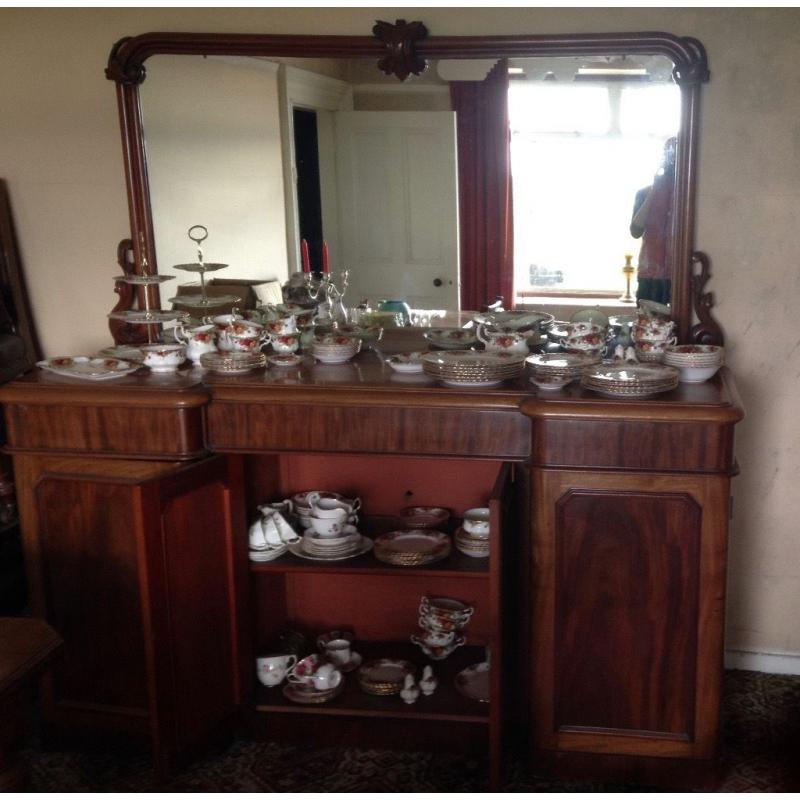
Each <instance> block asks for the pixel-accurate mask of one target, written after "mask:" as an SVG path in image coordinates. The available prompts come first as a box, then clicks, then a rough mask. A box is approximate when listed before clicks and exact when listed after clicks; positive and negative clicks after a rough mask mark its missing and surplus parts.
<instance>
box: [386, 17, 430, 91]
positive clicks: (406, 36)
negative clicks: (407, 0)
mask: <svg viewBox="0 0 800 800" xmlns="http://www.w3.org/2000/svg"><path fill="white" fill-rule="evenodd" d="M372 32H373V33H374V34H375V36H376V37H377V38H378V39H380V40H381V41H382V42H383V43H384V44H385V45H386V47H387V49H388V51H389V52H388V53H387V54H386V55H385V56H384V57H383V58H382V59H380V61H378V68H379V69H380V70H381V71H382V72H384V73H385V74H386V75H396V76H397V77H398V78H399V79H400V80H401V81H404V80H405V79H406V78H407V77H408V76H409V75H419V74H420V73H421V72H423V71H424V69H425V67H427V65H428V64H427V62H426V61H425V59H424V58H422V57H421V56H419V55H417V53H416V52H415V50H414V44H415V42H418V41H420V40H421V39H424V38H425V37H426V36H427V35H428V29H427V28H426V27H425V26H424V25H423V24H422V23H421V22H406V21H405V20H404V19H398V20H397V21H396V22H395V23H394V25H393V24H392V23H391V22H381V21H378V22H376V23H375V26H374V27H373V29H372Z"/></svg>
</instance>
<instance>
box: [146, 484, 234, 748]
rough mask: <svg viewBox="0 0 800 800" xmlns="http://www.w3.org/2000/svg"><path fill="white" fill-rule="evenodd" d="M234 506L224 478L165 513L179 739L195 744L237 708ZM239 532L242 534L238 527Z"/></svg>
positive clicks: (170, 506) (176, 499)
mask: <svg viewBox="0 0 800 800" xmlns="http://www.w3.org/2000/svg"><path fill="white" fill-rule="evenodd" d="M229 508H230V504H229V501H228V497H227V489H226V487H225V485H224V484H222V483H211V484H205V485H203V486H200V487H198V488H196V489H194V490H193V491H188V492H184V493H181V494H179V495H178V496H176V497H173V498H171V499H170V500H168V501H167V503H166V504H165V506H164V510H163V512H162V518H161V532H162V533H161V535H162V536H163V540H162V546H163V553H164V563H165V565H166V578H167V582H168V585H169V622H170V627H171V634H172V636H171V642H170V645H171V647H170V650H171V653H172V667H173V670H174V675H175V681H174V685H173V687H172V691H173V692H174V702H175V716H176V727H177V734H176V735H177V737H178V739H179V741H181V742H182V743H185V742H191V741H193V740H194V739H195V737H196V736H197V734H198V733H203V734H205V732H206V731H207V730H208V729H209V728H210V727H213V726H214V725H215V724H216V723H219V722H220V721H221V720H223V719H225V717H227V716H228V715H230V713H231V709H232V708H235V707H236V706H237V705H238V701H239V697H238V692H237V674H238V670H237V665H236V661H235V650H234V647H233V644H234V642H233V639H234V631H235V629H236V624H237V623H236V622H234V621H233V620H232V607H231V604H232V587H231V582H230V579H229V569H228V568H226V565H228V564H229V563H230V559H231V555H232V553H231V549H230V539H231V535H232V531H231V530H230V515H229ZM236 533H237V535H240V536H241V535H242V532H241V531H237V532H236Z"/></svg>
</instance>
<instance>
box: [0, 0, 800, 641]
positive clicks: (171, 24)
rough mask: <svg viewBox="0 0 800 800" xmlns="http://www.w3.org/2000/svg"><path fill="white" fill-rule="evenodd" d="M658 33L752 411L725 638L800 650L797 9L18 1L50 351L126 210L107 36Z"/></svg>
mask: <svg viewBox="0 0 800 800" xmlns="http://www.w3.org/2000/svg"><path fill="white" fill-rule="evenodd" d="M399 17H402V18H405V19H422V20H424V21H425V22H426V24H427V25H428V27H429V29H430V31H431V33H432V34H454V35H458V34H462V35H464V34H490V33H495V34H504V33H505V34H508V33H519V32H522V31H530V32H538V33H543V32H567V31H587V32H589V31H617V30H620V31H621V30H667V31H671V32H673V33H677V34H682V35H690V36H695V37H697V38H699V39H700V40H701V41H702V42H703V43H704V44H705V45H706V47H707V49H708V53H709V61H710V66H711V73H712V78H711V82H710V83H709V84H708V86H707V87H706V88H705V89H704V99H703V114H702V117H703V120H702V121H703V134H702V138H701V147H700V173H699V196H698V235H697V244H698V246H699V247H700V248H701V249H703V250H705V251H707V252H708V253H709V254H710V255H711V257H712V259H713V269H714V276H715V277H714V280H713V282H712V284H711V288H712V289H713V290H714V292H715V294H716V298H717V303H718V316H719V318H720V320H721V321H722V323H723V325H724V327H725V329H726V332H727V337H728V340H727V341H728V345H729V362H730V364H731V366H732V367H733V369H734V371H735V372H736V375H737V378H738V381H739V385H740V388H741V392H742V396H743V399H744V402H745V405H746V407H747V412H748V417H747V419H746V420H745V422H744V423H742V424H741V425H740V427H739V429H738V458H739V461H740V463H741V467H742V472H741V475H740V477H739V478H737V479H736V482H735V492H736V510H735V518H734V522H733V528H732V536H731V568H730V602H729V616H728V646H729V647H731V648H741V649H745V650H763V651H772V652H781V651H784V652H792V653H800V625H798V624H797V613H798V612H797V610H798V608H800V535H798V527H799V526H800V523H799V522H798V521H800V491H798V490H797V481H798V479H799V478H800V447H798V442H799V441H800V420H799V419H798V414H797V411H796V409H797V405H798V402H797V385H798V378H800V327H798V309H800V268H798V264H797V255H796V246H795V234H796V229H797V220H796V217H797V212H796V209H797V208H798V207H800V202H799V201H800V197H798V195H799V194H800V122H798V120H800V92H798V91H797V87H796V60H797V53H798V52H800V12H798V11H797V10H794V9H778V10H763V11H762V10H751V9H691V8H683V9H569V8H560V9H537V8H530V9H521V8H520V9H497V8H470V9H446V8H436V9H411V8H401V9H391V8H380V9H371V8H349V9H322V8H312V9H279V8H271V9H224V10H222V9H185V8H182V9H152V8H140V9H100V10H71V9H22V10H8V9H4V10H1V11H0V75H2V81H0V108H2V109H3V113H2V114H0V171H2V173H3V174H4V175H5V177H6V178H7V179H8V182H9V185H10V190H11V194H12V198H13V202H14V209H15V215H16V220H17V227H18V231H19V237H20V240H21V246H22V251H23V257H24V261H25V264H26V268H27V273H28V282H29V285H30V290H31V295H32V298H33V303H34V306H35V312H36V316H37V318H38V320H39V325H40V327H41V333H42V339H43V342H44V346H45V348H46V350H47V352H48V353H49V354H55V353H57V352H72V353H77V352H81V351H86V350H89V349H91V348H94V347H96V346H98V345H103V344H107V343H108V337H107V335H106V328H105V325H106V320H105V314H106V312H107V310H108V309H109V307H110V306H111V304H112V301H113V294H112V284H111V279H110V276H111V275H112V274H114V272H115V267H114V263H113V262H114V250H115V246H116V242H117V241H118V240H119V239H120V238H122V237H123V236H126V235H127V233H128V226H127V209H126V204H125V192H124V182H123V172H122V163H121V158H120V144H119V131H118V127H117V112H116V107H115V103H114V88H113V85H112V84H111V83H109V82H108V81H106V80H105V79H104V77H103V67H104V64H105V61H106V58H107V55H108V51H109V49H110V46H111V44H112V42H114V41H115V40H116V39H118V38H120V37H121V36H125V35H130V34H136V33H141V32H145V31H148V30H208V31H231V32H235V31H248V32H256V31H261V32H275V33H301V32H303V33H322V32H326V33H338V34H368V33H369V31H370V30H371V28H372V25H373V22H374V20H375V19H388V20H394V19H396V18H399Z"/></svg>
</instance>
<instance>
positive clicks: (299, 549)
mask: <svg viewBox="0 0 800 800" xmlns="http://www.w3.org/2000/svg"><path fill="white" fill-rule="evenodd" d="M288 547H289V552H290V553H294V555H296V556H299V557H300V558H307V559H309V560H310V561H345V560H346V559H348V558H355V557H356V556H363V555H364V553H368V552H369V551H370V550H372V539H368V538H367V537H366V536H362V537H361V545H360V546H359V548H358V549H357V550H356V551H355V552H353V553H348V554H347V555H344V556H333V557H331V556H312V555H309V554H308V553H306V551H305V550H303V545H302V542H297V543H296V544H290V545H288Z"/></svg>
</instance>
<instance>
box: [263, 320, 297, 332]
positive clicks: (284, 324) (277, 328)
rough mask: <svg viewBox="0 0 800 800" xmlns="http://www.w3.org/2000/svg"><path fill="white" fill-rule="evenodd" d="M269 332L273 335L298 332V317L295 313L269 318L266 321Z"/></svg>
mask: <svg viewBox="0 0 800 800" xmlns="http://www.w3.org/2000/svg"><path fill="white" fill-rule="evenodd" d="M264 327H265V328H266V329H267V332H268V333H269V334H270V336H272V335H276V336H280V335H285V334H289V333H297V319H296V318H295V316H294V315H287V316H283V317H278V319H269V320H267V321H266V322H265V323H264Z"/></svg>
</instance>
